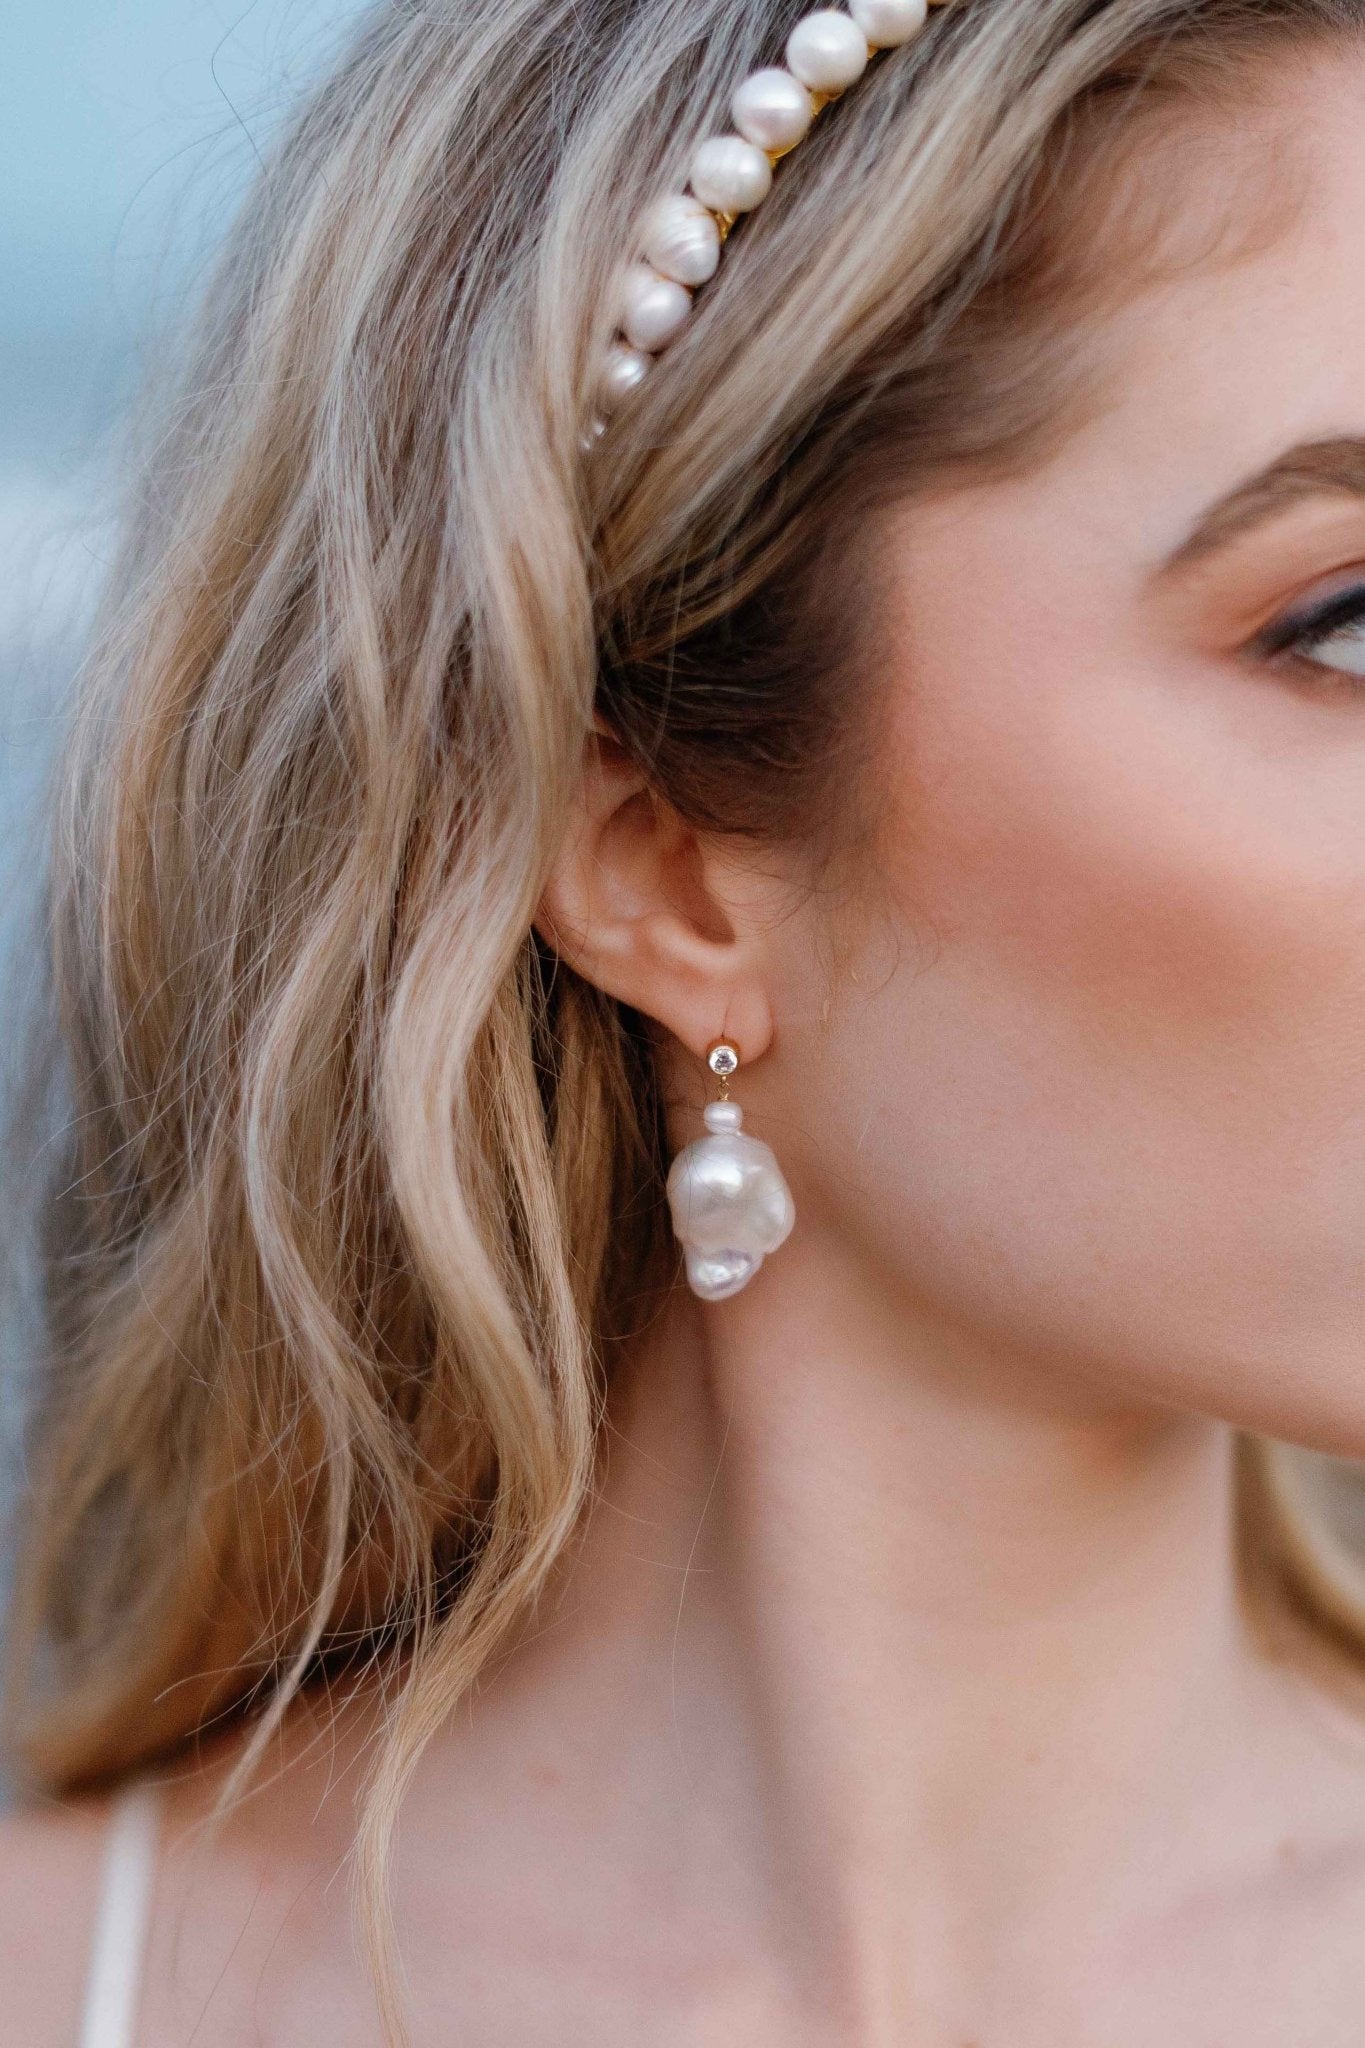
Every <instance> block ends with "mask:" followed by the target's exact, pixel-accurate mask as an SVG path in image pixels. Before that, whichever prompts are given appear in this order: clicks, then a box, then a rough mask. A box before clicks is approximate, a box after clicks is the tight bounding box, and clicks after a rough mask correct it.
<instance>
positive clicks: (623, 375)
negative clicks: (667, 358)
mask: <svg viewBox="0 0 1365 2048" xmlns="http://www.w3.org/2000/svg"><path fill="white" fill-rule="evenodd" d="M649 366H650V358H649V357H648V356H647V355H645V354H643V353H642V352H641V350H639V349H638V348H623V347H622V346H621V344H620V342H619V341H618V342H613V344H612V346H611V347H610V348H609V349H608V350H607V354H606V360H605V361H604V363H603V365H602V375H601V378H600V380H599V382H598V387H597V396H598V399H599V401H600V402H601V404H603V405H604V406H605V407H606V409H607V411H608V412H610V411H611V409H612V407H613V406H615V405H619V404H620V403H621V401H622V399H624V398H629V396H630V394H631V392H632V391H634V390H635V388H636V386H637V385H639V384H643V382H644V380H645V378H646V377H647V376H648V375H649Z"/></svg>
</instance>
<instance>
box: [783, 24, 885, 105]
mask: <svg viewBox="0 0 1365 2048" xmlns="http://www.w3.org/2000/svg"><path fill="white" fill-rule="evenodd" d="M868 54H869V52H868V47H867V37H866V36H865V35H864V34H863V32H862V30H861V29H860V28H859V26H858V24H857V22H856V21H854V20H853V19H852V18H851V17H850V16H849V15H847V14H844V13H842V12H841V11H840V10H839V9H838V8H837V7H821V8H819V9H817V11H816V12H815V13H814V14H808V15H807V16H806V17H805V19H804V20H803V21H798V22H797V24H796V27H795V28H794V29H793V30H792V32H791V34H790V35H789V36H788V37H787V67H788V69H789V70H790V71H791V72H792V73H793V75H794V76H795V77H797V78H799V79H800V81H801V83H802V85H808V86H809V87H810V89H811V91H812V92H842V91H843V89H844V87H845V86H846V85H852V83H853V81H854V79H855V78H861V77H862V75H863V72H864V71H865V70H866V69H867V59H868Z"/></svg>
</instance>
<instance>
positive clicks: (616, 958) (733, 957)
mask: <svg viewBox="0 0 1365 2048" xmlns="http://www.w3.org/2000/svg"><path fill="white" fill-rule="evenodd" d="M772 901H773V885H772V883H771V881H768V882H764V881H763V880H762V879H761V878H759V877H758V876H756V875H755V874H754V873H753V871H752V868H749V869H747V870H746V867H745V865H744V864H743V863H742V862H740V861H739V860H737V859H736V857H735V855H734V853H733V852H732V851H727V849H726V848H725V846H724V844H723V842H721V841H720V840H719V839H718V838H716V837H715V836H714V835H705V836H703V835H700V834H698V833H697V832H696V831H695V830H694V829H693V828H692V827H691V826H690V825H688V824H687V823H686V822H685V821H684V819H683V818H682V817H681V816H680V815H679V813H678V812H677V811H676V810H674V808H673V807H672V805H670V804H668V803H666V802H665V801H664V800H663V798H661V797H660V796H658V795H657V794H656V793H655V791H654V790H653V789H651V787H650V785H649V782H648V780H647V779H646V777H645V775H644V773H643V771H642V770H641V769H640V768H639V767H638V766H637V765H636V763H635V762H634V761H633V759H632V758H631V756H630V755H629V754H628V753H627V752H626V750H625V748H624V747H623V746H622V745H621V744H620V742H619V741H618V740H617V739H615V738H614V737H613V735H612V734H611V733H610V732H609V731H608V730H607V728H606V727H605V726H604V725H602V724H601V723H600V721H599V722H598V723H597V724H596V726H595V727H594V730H593V732H592V733H591V734H590V735H589V737H588V740H587V742H586V745H585V748H584V758H583V769H582V774H581V776H580V779H579V785H578V792H577V796H576V799H575V801H574V804H573V809H572V814H571V816H570V819H569V824H568V829H567V830H566V832H565V835H564V839H563V842H562V844H561V846H560V850H559V854H558V857H557V859H556V861H555V864H554V867H553V870H552V872H551V874H550V878H549V881H548V883H547V885H546V888H545V892H544V895H543V896H542V898H541V903H540V908H539V911H538V913H537V916H536V920H535V922H536V929H537V930H538V931H539V932H540V934H541V936H542V937H543V938H544V939H546V940H547V942H548V943H549V944H550V945H551V946H553V947H554V949H555V951H556V952H557V953H558V954H559V955H560V957H561V958H562V959H564V960H566V961H567V962H568V963H569V965H570V966H571V967H573V968H574V969H575V970H576V971H577V972H578V973H579V974H581V975H583V976H584V978H585V979H586V980H588V981H591V982H593V983H594V984H595V985H596V986H597V987H598V988H600V989H603V990H605V992H606V993H607V994H608V995H611V996H616V997H617V998H618V999H619V1000H620V1001H622V1002H624V1003H628V1004H630V1006H631V1007H632V1008H633V1009H636V1010H639V1011H641V1012H642V1014H644V1015H645V1016H648V1017H652V1018H654V1019H655V1021H656V1022H657V1023H659V1024H662V1025H663V1026H664V1027H665V1029H666V1030H668V1031H670V1032H672V1034H673V1036H674V1037H675V1038H677V1039H678V1040H679V1041H680V1042H681V1043H682V1044H683V1045H685V1046H686V1047H687V1048H688V1050H689V1051H690V1052H692V1053H694V1054H695V1055H696V1056H697V1057H698V1058H699V1059H700V1058H702V1057H704V1055H705V1053H706V1050H707V1048H708V1046H710V1045H711V1044H713V1043H714V1041H715V1040H716V1039H718V1038H730V1039H733V1041H734V1043H735V1044H736V1045H737V1046H738V1047H739V1049H740V1052H741V1054H742V1056H743V1058H744V1061H745V1063H746V1065H747V1063H748V1062H749V1061H750V1060H753V1059H756V1058H757V1057H758V1056H759V1055H760V1054H761V1053H763V1052H765V1051H766V1050H767V1048H768V1045H769V1043H770V1041H771V1038H772V1030H773V1020H772V1011H771V1008H770V1005H769V1000H768V992H767V985H766V984H767V977H766V976H765V973H764V934H765V932H766V931H767V930H768V929H769V928H770V926H771V922H772Z"/></svg>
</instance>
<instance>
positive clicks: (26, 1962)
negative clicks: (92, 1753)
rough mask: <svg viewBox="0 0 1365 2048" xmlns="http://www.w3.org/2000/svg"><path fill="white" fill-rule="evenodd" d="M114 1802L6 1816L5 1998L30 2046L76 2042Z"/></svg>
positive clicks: (37, 1808)
mask: <svg viewBox="0 0 1365 2048" xmlns="http://www.w3.org/2000/svg"><path fill="white" fill-rule="evenodd" d="M108 1815H109V1801H108V1800H107V1799H90V1800H73V1801H71V1802H70V1803H69V1804H61V1805H58V1804H56V1803H51V1804H45V1805H36V1804H34V1805H29V1806H27V1807H23V1808H21V1809H19V1810H17V1811H11V1812H8V1813H4V1814H0V1999H3V2007H4V2013H5V2024H6V2027H7V2028H8V2027H13V2029H14V2034H13V2037H12V2038H14V2039H15V2040H22V2041H23V2042H24V2043H25V2048H49V2044H50V2048H70V2044H71V2043H72V2042H74V2041H75V2040H76V2038H77V2029H78V2025H79V2021H80V2012H81V2002H82V1998H83V1995H84V1990H85V1970H86V1959H87V1956H88V1953H89V1947H90V1935H91V1931H92V1926H93V1921H94V1914H95V1906H96V1901H97V1899H98V1895H99V1885H100V1874H101V1869H102V1864H103V1855H104V1841H105V1829H106V1826H107V1822H108Z"/></svg>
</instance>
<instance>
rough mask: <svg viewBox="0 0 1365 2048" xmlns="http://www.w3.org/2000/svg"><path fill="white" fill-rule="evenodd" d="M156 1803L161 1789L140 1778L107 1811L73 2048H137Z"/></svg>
mask: <svg viewBox="0 0 1365 2048" xmlns="http://www.w3.org/2000/svg"><path fill="white" fill-rule="evenodd" d="M160 1807H161V1797H160V1787H159V1786H157V1785H153V1784H147V1783H142V1784H133V1785H129V1786H127V1787H125V1789H124V1790H123V1791H122V1792H120V1793H118V1794H117V1796H116V1798H115V1800H114V1804H113V1807H112V1809H111V1811H110V1815H109V1822H108V1828H107V1832H106V1835H105V1846H104V1871H103V1876H102V1878H101V1881H100V1899H99V1907H98V1910H97V1913H96V1916H95V1928H94V1935H93V1938H92V1942H91V1948H90V1976H89V1980H88V1983H87V1985H86V1993H85V2017H84V2019H83V2020H82V2021H81V2033H80V2048H136V2035H137V2014H138V2004H139V1998H140V1993H141V1988H142V1967H143V1960H144V1955H145V1951H146V1947H147V1933H148V1923H149V1921H150V1918H151V1904H152V1881H153V1878H154V1877H155V1874H156V1843H157V1832H158V1822H159V1819H160Z"/></svg>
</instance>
